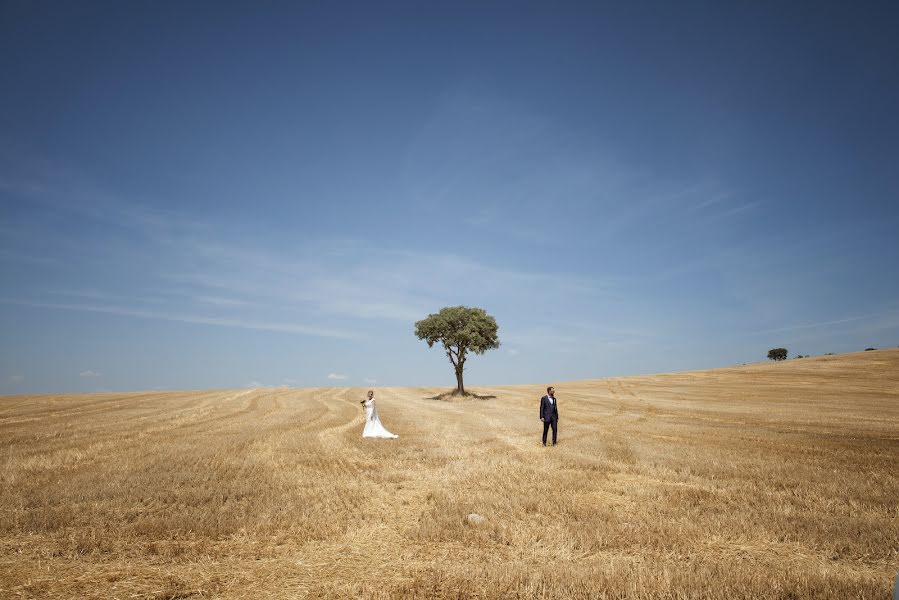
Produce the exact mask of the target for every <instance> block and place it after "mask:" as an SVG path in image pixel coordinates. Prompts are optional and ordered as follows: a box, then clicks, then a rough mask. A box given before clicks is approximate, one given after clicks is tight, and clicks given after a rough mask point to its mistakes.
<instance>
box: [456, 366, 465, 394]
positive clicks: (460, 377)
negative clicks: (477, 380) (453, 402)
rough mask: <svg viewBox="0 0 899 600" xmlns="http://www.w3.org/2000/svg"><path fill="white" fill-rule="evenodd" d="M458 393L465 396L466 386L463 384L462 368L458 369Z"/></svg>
mask: <svg viewBox="0 0 899 600" xmlns="http://www.w3.org/2000/svg"><path fill="white" fill-rule="evenodd" d="M456 393H457V394H465V386H464V385H463V384H462V367H456Z"/></svg>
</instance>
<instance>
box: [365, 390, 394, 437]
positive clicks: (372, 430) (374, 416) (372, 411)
mask: <svg viewBox="0 0 899 600" xmlns="http://www.w3.org/2000/svg"><path fill="white" fill-rule="evenodd" d="M361 404H362V406H363V408H365V429H364V430H362V437H372V438H398V437H400V436H398V435H396V434H393V433H390V432H389V431H387V430H386V429H384V426H383V425H381V419H379V418H378V409H377V408H376V407H375V393H374V392H373V391H372V390H368V399H367V400H363V401H362V402H361Z"/></svg>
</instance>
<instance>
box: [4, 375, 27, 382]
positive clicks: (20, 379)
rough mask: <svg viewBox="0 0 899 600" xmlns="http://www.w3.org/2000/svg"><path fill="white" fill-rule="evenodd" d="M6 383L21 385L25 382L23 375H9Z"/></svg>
mask: <svg viewBox="0 0 899 600" xmlns="http://www.w3.org/2000/svg"><path fill="white" fill-rule="evenodd" d="M6 381H8V382H9V383H22V382H23V381H25V376H24V375H10V376H9V377H7V378H6Z"/></svg>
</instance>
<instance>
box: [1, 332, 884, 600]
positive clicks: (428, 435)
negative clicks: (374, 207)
mask: <svg viewBox="0 0 899 600" xmlns="http://www.w3.org/2000/svg"><path fill="white" fill-rule="evenodd" d="M550 383H554V384H555V386H556V390H557V395H558V397H559V411H560V429H559V445H558V446H556V447H554V448H553V447H548V448H544V447H542V446H541V444H540V441H539V436H540V434H541V433H542V430H541V427H540V422H539V421H538V419H537V408H538V403H539V398H540V396H541V394H542V391H543V386H538V385H531V386H507V387H480V388H477V389H476V390H474V391H476V392H477V393H479V394H481V395H491V396H495V397H494V398H489V399H474V400H459V401H452V402H447V401H442V400H434V399H430V398H431V397H433V396H435V394H437V393H438V392H439V391H440V390H438V389H436V388H435V389H420V388H419V389H416V388H383V389H379V390H378V391H377V398H378V400H379V413H380V416H381V419H382V421H383V422H384V425H385V426H386V427H387V428H388V429H390V430H391V431H393V432H395V433H398V434H399V435H400V438H399V439H397V440H372V439H362V438H361V437H360V432H361V430H362V425H363V416H362V411H361V408H360V405H359V400H360V399H361V398H362V396H363V392H364V390H360V389H338V388H322V389H258V390H250V391H208V392H165V393H149V392H148V393H129V394H98V395H90V396H75V395H70V396H32V397H22V396H19V397H6V398H2V399H0V442H2V456H0V464H2V475H0V476H2V491H0V511H2V512H0V515H2V521H0V544H2V552H0V561H2V562H0V597H3V598H19V597H25V598H121V599H124V598H160V599H161V598H306V597H308V598H393V597H399V598H402V597H406V598H721V599H724V598H727V599H734V598H839V599H844V598H888V597H889V595H890V591H891V588H892V582H893V579H894V577H895V575H896V571H897V570H899V350H883V351H876V352H863V353H857V354H847V355H839V356H827V357H818V358H808V359H800V360H790V361H787V362H784V363H779V364H754V365H748V366H744V367H735V368H727V369H719V370H713V371H704V372H691V373H675V374H668V375H655V376H645V377H628V378H618V379H605V380H594V381H578V382H569V383H563V382H550ZM472 512H474V513H478V514H480V515H483V516H484V517H486V518H487V519H488V520H487V523H486V524H483V525H480V526H472V525H469V524H467V523H466V522H465V516H466V515H467V514H469V513H472Z"/></svg>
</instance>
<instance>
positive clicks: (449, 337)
mask: <svg viewBox="0 0 899 600" xmlns="http://www.w3.org/2000/svg"><path fill="white" fill-rule="evenodd" d="M498 331H499V327H498V326H497V324H496V319H494V318H493V317H491V316H490V315H488V314H487V311H485V310H484V309H483V308H473V307H468V306H447V307H446V308H443V309H441V310H440V312H439V313H437V314H431V315H428V317H427V318H426V319H422V320H421V321H418V322H417V323H415V335H416V336H417V337H418V339H420V340H424V341H426V342H427V343H428V348H432V347H433V346H434V344H435V343H437V342H440V343H441V344H443V348H444V350H446V355H447V356H448V357H449V360H450V363H452V365H453V369H454V370H455V372H456V391H455V392H453V393H454V394H463V395H464V394H465V385H464V384H463V383H462V372H463V371H464V370H465V361H466V355H467V354H468V353H469V352H474V353H475V354H484V353H485V352H486V351H487V350H492V349H494V348H499V338H498V337H497V333H498Z"/></svg>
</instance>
